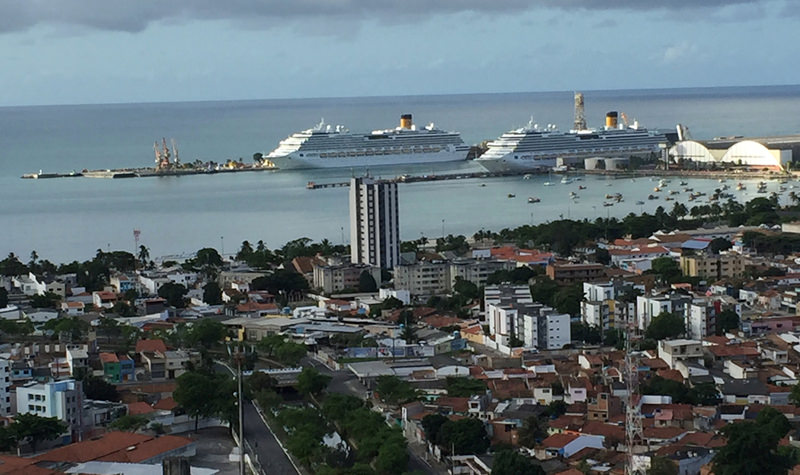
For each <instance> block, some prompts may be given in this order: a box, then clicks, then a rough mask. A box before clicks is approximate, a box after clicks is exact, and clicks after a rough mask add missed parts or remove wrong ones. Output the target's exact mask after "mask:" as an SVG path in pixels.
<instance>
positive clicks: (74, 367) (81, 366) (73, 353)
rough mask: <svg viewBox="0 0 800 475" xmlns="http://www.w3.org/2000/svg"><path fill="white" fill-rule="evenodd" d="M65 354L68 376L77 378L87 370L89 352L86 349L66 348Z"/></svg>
mask: <svg viewBox="0 0 800 475" xmlns="http://www.w3.org/2000/svg"><path fill="white" fill-rule="evenodd" d="M66 353H67V365H68V367H69V375H70V376H72V377H73V378H78V377H80V376H81V375H82V374H83V373H84V372H85V371H87V370H88V369H89V352H88V351H86V348H81V347H79V348H67V350H66Z"/></svg>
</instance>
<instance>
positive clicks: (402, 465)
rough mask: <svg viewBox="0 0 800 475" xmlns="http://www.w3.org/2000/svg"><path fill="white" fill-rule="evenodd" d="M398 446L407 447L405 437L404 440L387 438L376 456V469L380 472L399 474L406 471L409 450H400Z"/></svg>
mask: <svg viewBox="0 0 800 475" xmlns="http://www.w3.org/2000/svg"><path fill="white" fill-rule="evenodd" d="M400 437H402V436H400ZM398 448H405V440H404V439H403V440H402V441H393V440H387V441H385V442H384V443H383V444H382V445H381V448H380V449H379V450H378V456H377V457H376V458H375V469H376V470H377V471H378V473H381V474H398V475H399V474H401V473H404V472H405V471H406V467H408V451H407V450H398Z"/></svg>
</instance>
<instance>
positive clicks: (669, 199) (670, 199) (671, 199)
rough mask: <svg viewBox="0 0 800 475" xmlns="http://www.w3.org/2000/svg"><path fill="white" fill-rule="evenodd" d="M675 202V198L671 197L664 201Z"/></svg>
mask: <svg viewBox="0 0 800 475" xmlns="http://www.w3.org/2000/svg"><path fill="white" fill-rule="evenodd" d="M674 200H675V198H673V197H671V196H667V197H666V198H664V201H674Z"/></svg>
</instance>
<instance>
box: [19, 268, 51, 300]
mask: <svg viewBox="0 0 800 475" xmlns="http://www.w3.org/2000/svg"><path fill="white" fill-rule="evenodd" d="M11 283H12V285H14V287H16V288H18V289H19V290H20V291H21V292H22V293H23V294H25V295H27V296H28V297H32V296H34V295H44V293H45V292H46V291H47V284H45V283H44V281H40V280H39V279H38V278H37V277H36V275H35V274H34V273H33V272H29V273H28V275H17V276H14V277H12V278H11Z"/></svg>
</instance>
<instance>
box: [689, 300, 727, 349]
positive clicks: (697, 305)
mask: <svg viewBox="0 0 800 475" xmlns="http://www.w3.org/2000/svg"><path fill="white" fill-rule="evenodd" d="M720 304H721V302H720V301H718V300H717V301H710V300H708V299H694V300H692V303H691V304H689V305H688V306H687V307H686V337H687V338H692V339H695V340H702V339H703V338H705V337H707V336H711V335H714V334H715V333H716V331H717V315H718V314H719V313H720V309H721V305H720Z"/></svg>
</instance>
